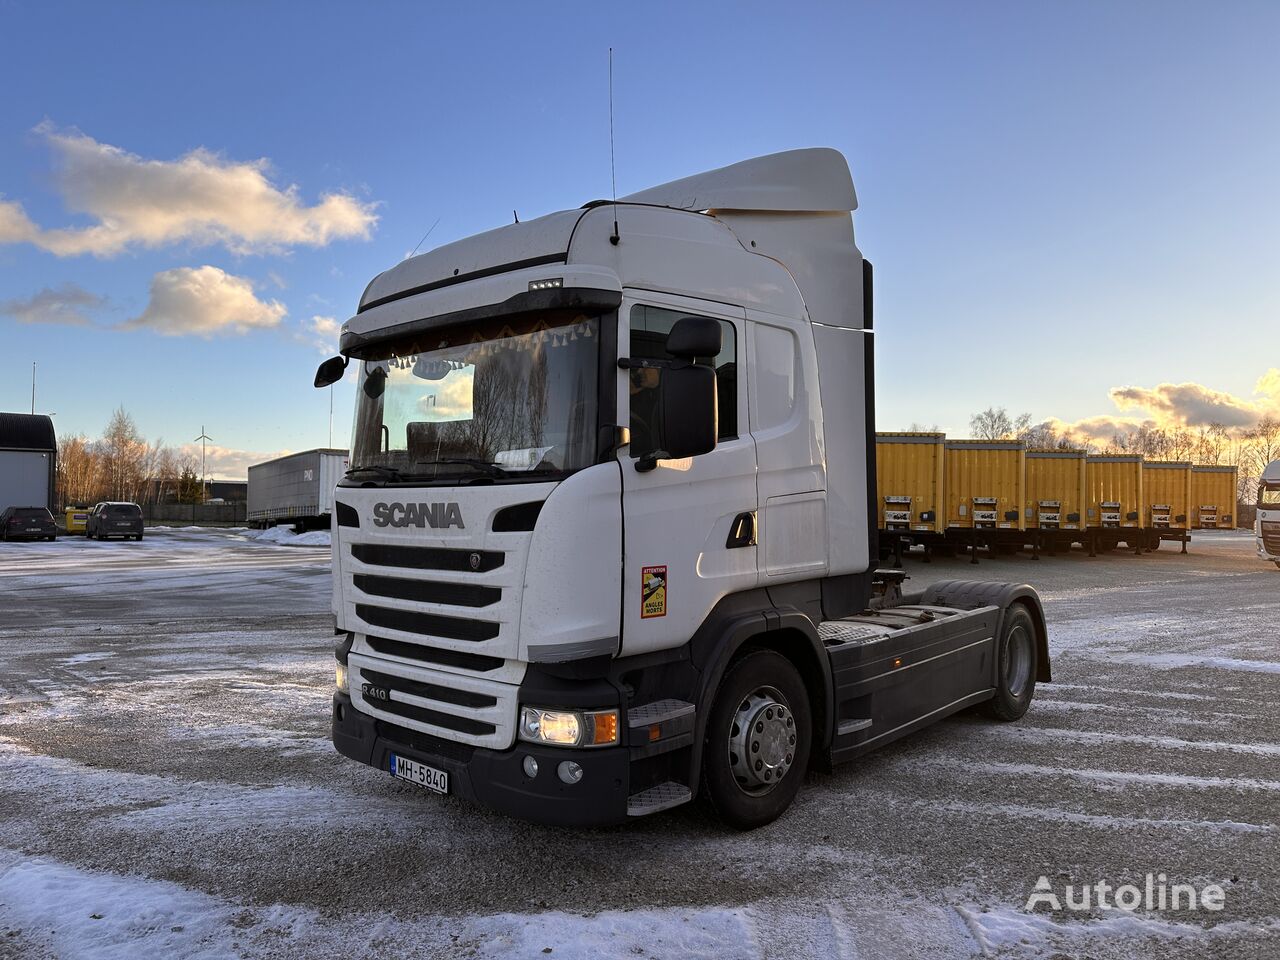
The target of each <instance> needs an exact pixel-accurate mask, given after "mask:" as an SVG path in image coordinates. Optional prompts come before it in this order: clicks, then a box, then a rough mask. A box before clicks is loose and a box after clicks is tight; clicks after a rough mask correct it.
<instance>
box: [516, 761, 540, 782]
mask: <svg viewBox="0 0 1280 960" xmlns="http://www.w3.org/2000/svg"><path fill="white" fill-rule="evenodd" d="M520 766H522V767H524V775H525V776H526V777H528V778H529V779H530V780H532V779H533V778H534V777H536V776H537V775H538V761H537V760H535V759H533V757H525V758H524V760H523V761H522V762H521V764H520Z"/></svg>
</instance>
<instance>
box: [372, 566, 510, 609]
mask: <svg viewBox="0 0 1280 960" xmlns="http://www.w3.org/2000/svg"><path fill="white" fill-rule="evenodd" d="M351 580H352V582H353V583H354V584H355V586H356V589H357V590H359V591H361V592H362V593H367V594H370V595H372V596H377V597H391V598H392V599H394V600H415V601H418V602H419V603H442V604H448V605H450V606H455V607H487V606H489V605H490V604H492V603H497V602H498V601H499V600H501V599H502V589H501V588H500V587H482V586H478V585H476V584H472V583H433V582H430V581H426V580H404V579H401V578H400V577H375V576H370V575H368V574H364V573H357V574H356V575H355V576H354V577H352V578H351Z"/></svg>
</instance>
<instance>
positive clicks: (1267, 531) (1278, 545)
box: [1253, 460, 1280, 567]
mask: <svg viewBox="0 0 1280 960" xmlns="http://www.w3.org/2000/svg"><path fill="white" fill-rule="evenodd" d="M1253 533H1254V536H1255V538H1256V539H1257V542H1258V556H1259V557H1261V558H1262V559H1263V560H1274V561H1275V563H1276V566H1277V567H1280V460H1273V461H1272V462H1271V463H1269V464H1267V468H1266V469H1265V470H1263V471H1262V477H1261V479H1260V480H1259V481H1258V518H1257V519H1256V520H1255V521H1254V527H1253Z"/></svg>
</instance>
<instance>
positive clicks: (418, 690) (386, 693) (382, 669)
mask: <svg viewBox="0 0 1280 960" xmlns="http://www.w3.org/2000/svg"><path fill="white" fill-rule="evenodd" d="M347 662H348V670H349V675H350V678H351V700H352V703H353V705H354V706H355V707H356V709H358V710H360V711H361V712H362V713H366V714H369V715H371V716H372V717H374V719H377V720H383V721H385V722H389V723H392V724H395V725H396V726H398V727H404V728H406V729H410V730H415V731H417V732H418V733H424V734H429V735H431V736H434V737H444V738H446V739H449V740H454V741H457V742H461V743H466V744H470V745H471V746H475V747H487V748H491V749H497V750H505V749H506V748H508V747H509V746H511V744H512V742H513V741H514V739H515V729H516V710H517V698H518V691H519V687H518V686H517V685H516V684H511V683H504V682H502V681H499V680H496V679H495V680H489V679H485V678H483V677H475V676H464V675H461V674H458V673H448V672H445V671H444V670H441V669H439V668H433V667H429V666H426V665H425V664H424V665H417V664H414V665H410V664H406V663H396V662H391V661H387V660H382V659H379V658H378V657H376V656H369V655H367V654H362V653H356V652H352V653H351V654H350V655H349V656H348V661H347Z"/></svg>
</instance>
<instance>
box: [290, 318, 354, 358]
mask: <svg viewBox="0 0 1280 960" xmlns="http://www.w3.org/2000/svg"><path fill="white" fill-rule="evenodd" d="M341 330H342V324H341V323H339V322H338V321H337V320H336V319H335V318H334V317H325V316H320V315H316V316H313V317H312V318H311V319H310V320H304V321H303V322H302V332H301V333H298V334H297V335H296V336H295V337H294V339H296V340H298V341H299V342H301V343H306V344H308V345H309V346H312V347H315V349H316V350H318V351H319V352H320V353H323V354H325V355H326V356H332V355H333V354H335V353H337V352H338V334H339V333H340V332H341Z"/></svg>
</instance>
